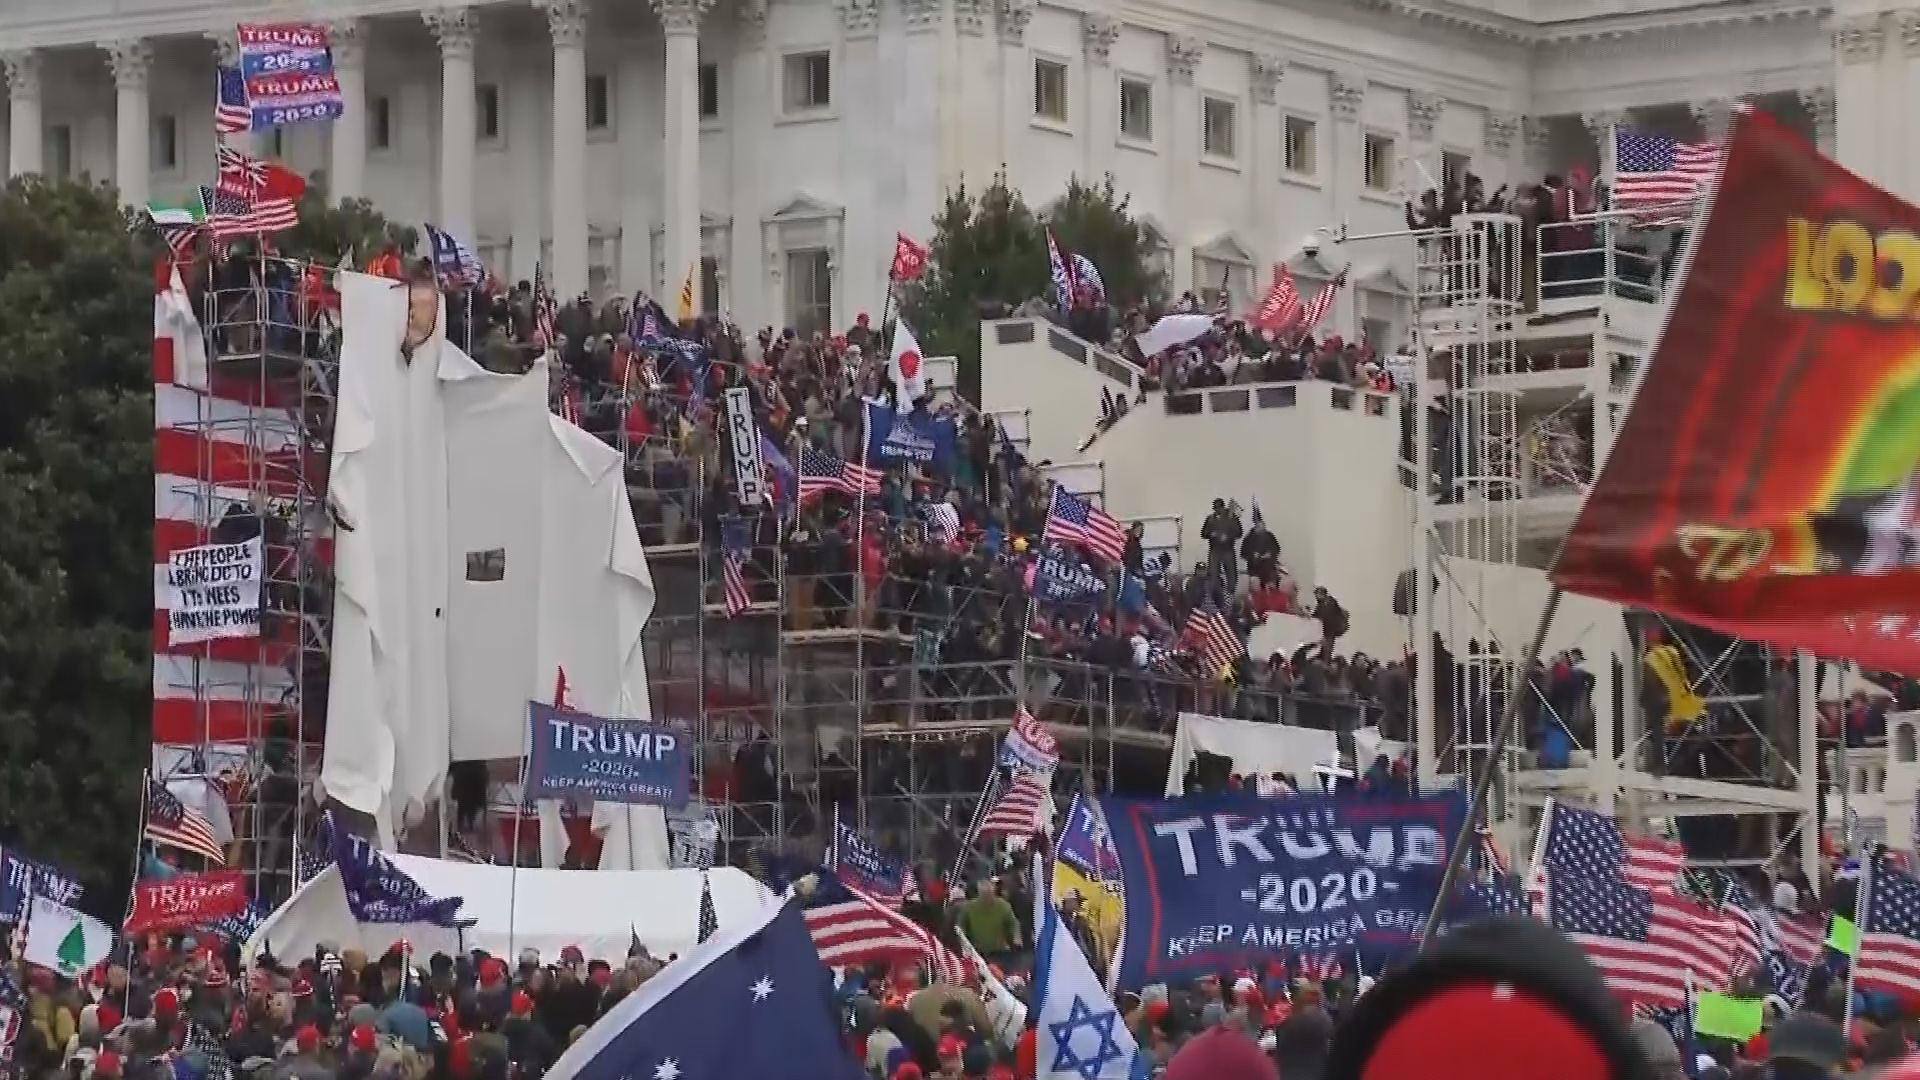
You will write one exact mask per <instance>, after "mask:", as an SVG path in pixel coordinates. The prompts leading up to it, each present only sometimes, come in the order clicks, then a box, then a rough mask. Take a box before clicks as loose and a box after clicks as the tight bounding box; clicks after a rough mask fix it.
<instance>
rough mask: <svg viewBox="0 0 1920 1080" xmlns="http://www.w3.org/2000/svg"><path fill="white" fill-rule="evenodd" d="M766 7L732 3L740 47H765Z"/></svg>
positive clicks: (761, 1)
mask: <svg viewBox="0 0 1920 1080" xmlns="http://www.w3.org/2000/svg"><path fill="white" fill-rule="evenodd" d="M768 7H769V5H768V3H767V0H740V2H739V3H737V4H735V5H733V18H734V25H735V26H736V27H738V28H739V35H740V37H739V41H740V47H741V48H743V49H764V48H766V46H767V16H768V14H769V12H768ZM907 23H908V25H912V24H913V7H912V5H908V9H907Z"/></svg>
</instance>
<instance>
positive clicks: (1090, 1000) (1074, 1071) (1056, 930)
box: [1033, 854, 1147, 1080]
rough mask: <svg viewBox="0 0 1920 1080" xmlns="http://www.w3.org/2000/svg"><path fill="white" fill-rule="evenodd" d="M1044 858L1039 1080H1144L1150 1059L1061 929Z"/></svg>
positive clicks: (1040, 870) (1037, 994)
mask: <svg viewBox="0 0 1920 1080" xmlns="http://www.w3.org/2000/svg"><path fill="white" fill-rule="evenodd" d="M1046 880H1047V876H1046V865H1045V863H1044V861H1043V860H1042V858H1041V856H1039V855H1037V854H1036V855H1035V856H1034V859H1033V882H1034V887H1033V927H1034V947H1033V1015H1034V1018H1035V1020H1034V1028H1035V1032H1034V1033H1035V1037H1036V1040H1037V1041H1036V1043H1035V1047H1034V1048H1035V1055H1034V1077H1035V1080H1130V1078H1131V1080H1144V1078H1145V1077H1146V1076H1147V1059H1146V1056H1145V1055H1144V1054H1142V1053H1140V1044H1139V1043H1137V1042H1135V1041H1134V1039H1133V1032H1131V1031H1129V1030H1127V1022H1126V1018H1124V1017H1122V1016H1121V1015H1120V1010H1119V1008H1118V1007H1116V1006H1115V1005H1114V1003H1113V999H1112V998H1110V997H1108V996H1107V991H1106V989H1105V988H1104V987H1102V986H1101V985H1100V980H1099V979H1097V978H1095V977H1094V974H1093V967H1092V966H1091V965H1090V964H1088V963H1087V955H1086V954H1085V953H1083V952H1081V951H1080V946H1079V944H1078V943H1077V942H1075V941H1074V939H1073V934H1071V933H1070V932H1068V931H1067V929H1066V928H1065V927H1063V926H1061V925H1060V913H1059V912H1058V911H1056V910H1055V909H1054V906H1053V900H1052V892H1051V890H1049V889H1047V888H1045V887H1043V886H1044V884H1045V882H1046Z"/></svg>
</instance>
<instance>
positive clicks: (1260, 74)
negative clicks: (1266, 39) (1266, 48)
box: [1249, 52, 1287, 105]
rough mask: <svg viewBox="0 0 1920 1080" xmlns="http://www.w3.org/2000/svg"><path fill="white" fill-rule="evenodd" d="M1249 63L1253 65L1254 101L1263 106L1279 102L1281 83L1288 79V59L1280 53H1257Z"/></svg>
mask: <svg viewBox="0 0 1920 1080" xmlns="http://www.w3.org/2000/svg"><path fill="white" fill-rule="evenodd" d="M1249 62H1250V63H1252V65H1253V100H1254V101H1255V102H1256V103H1258V104H1261V105H1272V104H1274V103H1275V102H1277V101H1279V100H1280V83H1281V81H1282V80H1284V79H1285V78H1286V77H1287V58H1286V57H1284V56H1281V55H1280V54H1279V53H1262V52H1257V53H1254V54H1252V56H1251V57H1250V58H1249Z"/></svg>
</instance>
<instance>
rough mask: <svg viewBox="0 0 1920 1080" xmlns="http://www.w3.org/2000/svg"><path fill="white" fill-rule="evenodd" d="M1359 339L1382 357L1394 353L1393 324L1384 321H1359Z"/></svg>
mask: <svg viewBox="0 0 1920 1080" xmlns="http://www.w3.org/2000/svg"><path fill="white" fill-rule="evenodd" d="M1360 337H1361V338H1362V340H1364V341H1365V342H1366V343H1367V345H1368V346H1370V347H1371V348H1372V349H1373V351H1374V352H1376V353H1379V354H1381V355H1382V356H1384V355H1386V354H1388V353H1391V352H1393V351H1394V348H1395V342H1394V340H1393V324H1392V323H1391V322H1388V321H1387V320H1385V319H1361V320H1360Z"/></svg>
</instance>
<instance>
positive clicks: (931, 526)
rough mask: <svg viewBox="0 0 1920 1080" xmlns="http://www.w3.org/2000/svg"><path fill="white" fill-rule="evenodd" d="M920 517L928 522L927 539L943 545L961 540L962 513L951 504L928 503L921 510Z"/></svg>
mask: <svg viewBox="0 0 1920 1080" xmlns="http://www.w3.org/2000/svg"><path fill="white" fill-rule="evenodd" d="M920 516H921V517H923V518H925V519H926V522H927V539H929V540H931V541H933V542H934V543H936V544H941V545H946V544H951V543H953V542H954V541H955V540H958V539H960V511H958V510H955V509H954V508H953V505H952V504H951V503H945V502H933V503H927V504H926V505H925V506H922V507H921V508H920Z"/></svg>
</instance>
